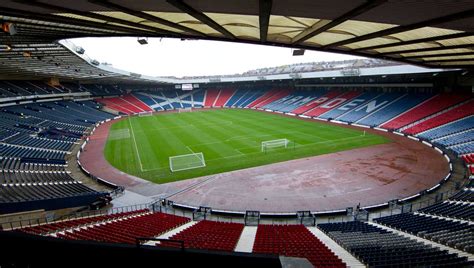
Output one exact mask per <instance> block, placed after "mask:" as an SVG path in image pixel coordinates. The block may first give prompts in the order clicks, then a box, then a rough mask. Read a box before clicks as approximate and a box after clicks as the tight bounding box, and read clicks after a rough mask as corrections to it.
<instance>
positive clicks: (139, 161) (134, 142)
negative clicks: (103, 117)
mask: <svg viewBox="0 0 474 268" xmlns="http://www.w3.org/2000/svg"><path fill="white" fill-rule="evenodd" d="M128 124H129V125H130V129H131V130H132V139H133V144H134V145H135V151H136V152H137V156H138V163H140V170H141V171H142V172H143V165H142V160H141V158H140V153H139V152H138V147H137V141H136V140H135V134H134V131H133V126H132V119H131V118H129V119H128Z"/></svg>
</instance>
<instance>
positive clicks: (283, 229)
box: [253, 225, 346, 267]
mask: <svg viewBox="0 0 474 268" xmlns="http://www.w3.org/2000/svg"><path fill="white" fill-rule="evenodd" d="M253 252H254V253H267V254H278V255H282V256H288V257H300V258H307V259H308V260H309V261H310V262H311V263H312V264H313V265H314V266H315V267H346V266H345V264H344V263H343V262H342V261H341V260H340V259H339V258H338V257H337V256H336V255H335V254H334V253H333V252H331V251H330V250H329V249H328V248H327V247H326V245H324V244H323V243H322V242H321V241H320V240H319V239H318V238H316V237H315V236H314V235H313V234H312V233H311V232H310V231H309V230H308V229H307V228H306V227H305V226H303V225H259V226H258V229H257V235H256V237H255V243H254V245H253Z"/></svg>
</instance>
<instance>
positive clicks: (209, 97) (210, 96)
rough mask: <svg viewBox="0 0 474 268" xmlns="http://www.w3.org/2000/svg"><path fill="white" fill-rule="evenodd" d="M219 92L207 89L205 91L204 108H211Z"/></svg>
mask: <svg viewBox="0 0 474 268" xmlns="http://www.w3.org/2000/svg"><path fill="white" fill-rule="evenodd" d="M219 93H220V90H219V89H208V90H206V98H205V100H204V107H213V106H214V103H215V102H216V100H217V97H218V96H219Z"/></svg>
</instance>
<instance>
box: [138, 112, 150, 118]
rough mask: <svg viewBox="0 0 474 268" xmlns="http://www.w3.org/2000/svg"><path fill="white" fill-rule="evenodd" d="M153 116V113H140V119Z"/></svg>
mask: <svg viewBox="0 0 474 268" xmlns="http://www.w3.org/2000/svg"><path fill="white" fill-rule="evenodd" d="M152 115H153V112H139V113H138V116H139V117H142V116H152Z"/></svg>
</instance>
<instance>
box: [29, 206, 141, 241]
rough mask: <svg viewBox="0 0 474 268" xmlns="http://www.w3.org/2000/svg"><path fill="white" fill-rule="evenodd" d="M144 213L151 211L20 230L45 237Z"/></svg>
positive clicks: (48, 224)
mask: <svg viewBox="0 0 474 268" xmlns="http://www.w3.org/2000/svg"><path fill="white" fill-rule="evenodd" d="M143 213H149V210H148V209H141V210H134V211H127V212H120V213H114V214H109V215H100V216H92V217H85V218H78V219H73V220H64V221H56V222H52V223H47V224H41V225H36V226H31V227H26V228H22V229H20V230H21V231H22V232H25V233H30V234H42V235H45V234H48V233H55V232H59V231H62V230H65V229H71V228H78V227H81V226H86V225H91V224H98V223H104V222H107V221H112V220H118V219H121V218H126V217H129V216H133V215H140V214H143Z"/></svg>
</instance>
